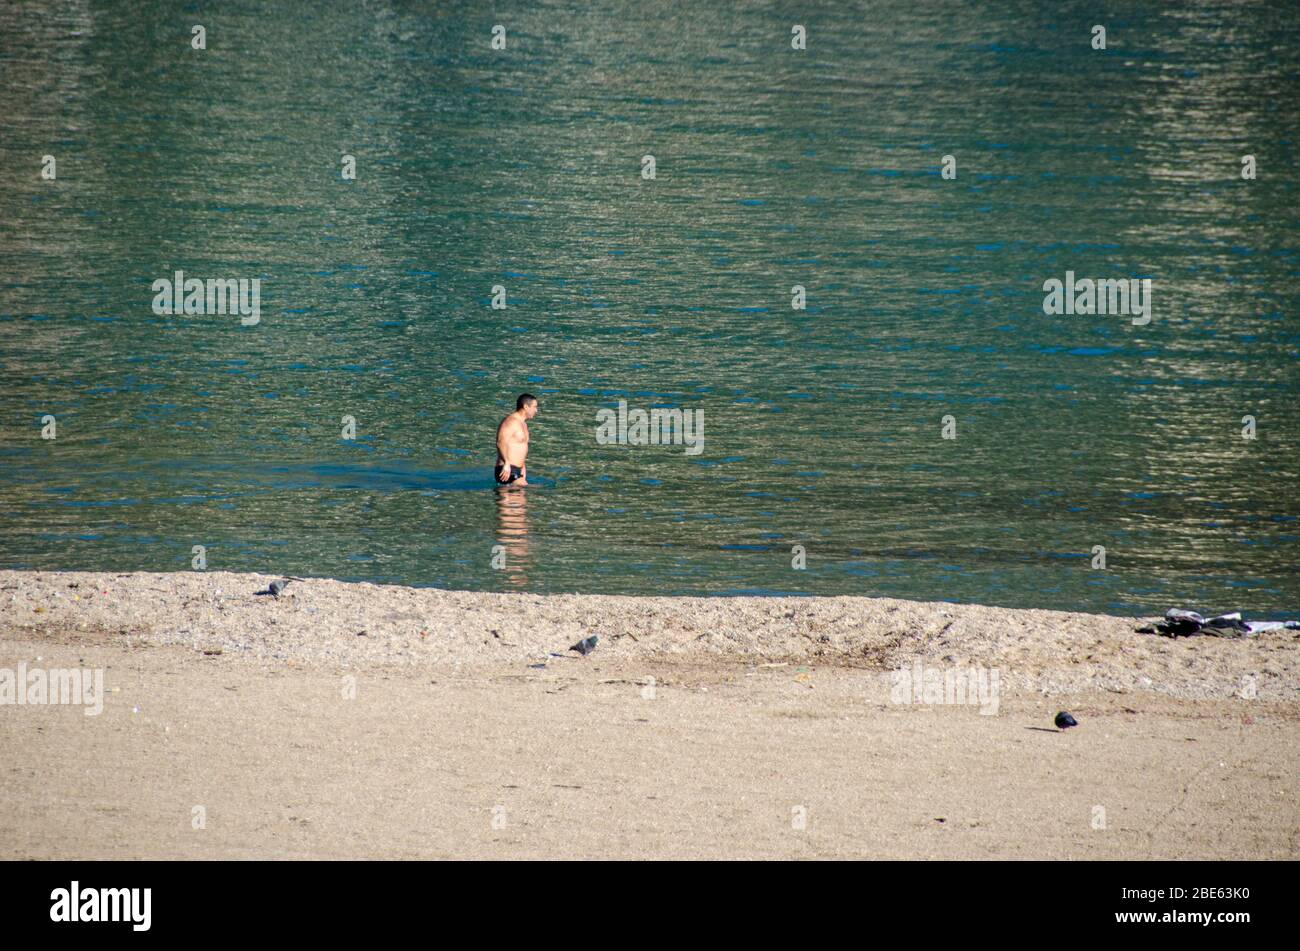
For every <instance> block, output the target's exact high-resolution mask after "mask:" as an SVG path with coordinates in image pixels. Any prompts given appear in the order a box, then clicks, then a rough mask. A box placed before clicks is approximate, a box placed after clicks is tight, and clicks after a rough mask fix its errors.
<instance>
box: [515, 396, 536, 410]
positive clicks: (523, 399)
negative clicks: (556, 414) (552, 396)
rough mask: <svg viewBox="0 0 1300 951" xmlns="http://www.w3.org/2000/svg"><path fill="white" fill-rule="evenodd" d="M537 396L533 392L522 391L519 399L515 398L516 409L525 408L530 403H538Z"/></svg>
mask: <svg viewBox="0 0 1300 951" xmlns="http://www.w3.org/2000/svg"><path fill="white" fill-rule="evenodd" d="M536 402H537V397H535V396H533V394H532V393H520V394H519V399H517V400H515V409H523V408H524V407H525V406H527V405H528V404H529V403H536Z"/></svg>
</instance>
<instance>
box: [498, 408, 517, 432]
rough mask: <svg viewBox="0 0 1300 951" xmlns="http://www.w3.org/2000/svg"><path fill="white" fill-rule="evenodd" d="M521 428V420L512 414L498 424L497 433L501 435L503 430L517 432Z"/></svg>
mask: <svg viewBox="0 0 1300 951" xmlns="http://www.w3.org/2000/svg"><path fill="white" fill-rule="evenodd" d="M519 426H520V422H519V420H518V419H516V418H515V415H514V414H513V413H511V414H510V415H509V416H507V417H506V418H505V419H503V420H501V422H500V423H498V424H497V432H498V433H499V432H502V431H503V430H515V429H518V428H519Z"/></svg>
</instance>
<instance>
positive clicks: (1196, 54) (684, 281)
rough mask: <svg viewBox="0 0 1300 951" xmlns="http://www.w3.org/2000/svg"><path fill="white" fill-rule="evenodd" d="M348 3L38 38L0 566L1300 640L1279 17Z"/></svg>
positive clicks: (1283, 45) (2, 32)
mask: <svg viewBox="0 0 1300 951" xmlns="http://www.w3.org/2000/svg"><path fill="white" fill-rule="evenodd" d="M1044 7H1050V8H1051V9H1050V11H1048V10H1045V9H1042V8H1044ZM312 8H313V9H309V8H308V5H306V4H301V5H300V4H265V5H260V4H252V3H247V4H230V5H222V6H220V7H218V8H215V9H214V11H213V12H211V13H208V12H203V13H196V12H193V11H188V12H186V11H183V10H178V9H177V8H174V7H170V6H165V5H162V4H153V3H117V4H111V5H105V6H104V7H94V8H91V9H87V8H86V6H85V5H83V4H76V3H62V4H61V3H49V4H39V5H38V4H35V3H27V4H24V3H19V4H17V5H12V4H6V5H4V6H2V7H0V117H2V118H0V162H2V163H3V168H4V170H5V176H6V187H5V188H4V189H3V190H0V356H2V361H3V362H2V364H0V366H2V372H3V378H2V379H3V406H2V414H0V513H2V515H3V530H2V532H0V565H3V566H4V567H42V568H86V569H121V570H127V569H143V570H181V569H185V568H187V567H189V565H190V559H191V549H192V546H194V545H198V544H202V545H205V546H207V551H208V567H209V568H212V569H231V570H258V571H265V572H280V573H288V574H300V575H306V574H313V575H330V576H336V577H344V578H358V579H370V580H384V581H399V582H404V583H408V584H421V585H439V586H446V587H456V588H473V589H485V590H530V591H538V592H545V591H571V590H580V591H597V592H600V591H603V592H613V593H712V594H726V593H737V592H808V593H817V594H840V593H850V594H864V595H891V596H901V597H908V598H921V599H955V600H960V601H979V602H985V603H995V604H1006V605H1029V606H1039V607H1056V608H1070V609H1083V610H1106V611H1125V610H1127V611H1138V610H1150V609H1159V610H1163V609H1164V608H1165V607H1169V606H1172V605H1186V606H1189V607H1202V608H1207V609H1228V608H1235V607H1242V608H1245V609H1246V610H1248V611H1249V612H1250V613H1251V614H1253V615H1256V616H1259V615H1262V614H1265V613H1274V614H1279V613H1281V614H1287V615H1288V616H1291V615H1293V614H1294V613H1295V612H1296V611H1297V610H1300V581H1297V572H1296V563H1297V559H1296V556H1295V552H1296V540H1297V535H1298V533H1300V528H1298V526H1297V521H1296V520H1297V517H1300V502H1298V501H1297V495H1298V493H1297V468H1298V466H1300V462H1298V458H1300V455H1298V454H1300V420H1298V418H1297V409H1296V394H1297V380H1296V365H1297V355H1298V354H1300V315H1298V310H1297V304H1298V303H1300V293H1298V292H1297V280H1296V279H1297V276H1298V275H1297V271H1298V267H1297V265H1298V258H1297V243H1298V240H1300V235H1298V228H1300V211H1298V203H1297V188H1296V185H1297V172H1296V167H1297V166H1296V162H1297V149H1296V136H1297V133H1300V121H1298V118H1297V117H1298V112H1300V108H1298V107H1297V104H1296V92H1297V89H1300V81H1298V77H1300V42H1298V41H1300V26H1298V25H1297V18H1296V17H1295V16H1294V15H1293V12H1294V11H1289V10H1288V9H1287V5H1286V4H1277V5H1258V6H1256V5H1251V6H1245V5H1241V4H1236V3H1227V2H1223V3H1187V4H1178V5H1168V6H1165V5H1156V4H1151V5H1149V6H1147V7H1146V8H1145V9H1144V10H1143V11H1142V12H1133V11H1129V12H1125V13H1123V14H1115V15H1113V16H1105V15H1102V14H1099V13H1097V12H1096V10H1095V6H1094V5H1092V4H1083V3H1062V4H1050V5H1045V4H1038V3H1030V2H1022V3H1011V4H991V5H989V6H988V8H987V9H985V8H980V7H978V6H976V5H968V6H965V7H962V6H960V5H954V6H952V7H951V8H949V7H947V5H938V4H915V3H872V4H868V5H862V6H860V7H857V8H854V7H851V6H850V5H847V4H833V5H832V4H824V5H823V4H814V5H811V6H809V5H804V8H805V9H804V12H803V13H801V14H799V15H798V17H797V18H796V17H795V16H794V15H792V14H791V13H790V12H789V11H788V10H785V9H783V8H782V9H778V8H777V7H775V6H773V5H768V4H762V5H757V4H754V5H749V9H748V10H746V9H745V7H744V6H743V5H739V4H719V5H713V4H703V3H701V4H694V5H689V6H685V7H682V8H679V7H677V6H676V5H674V6H672V7H670V8H665V7H664V6H663V5H661V4H658V3H653V2H650V3H636V4H612V3H604V2H596V3H586V2H584V3H556V2H550V3H537V4H529V5H523V6H521V8H520V9H518V10H516V11H515V12H513V13H509V14H505V13H502V14H493V13H491V12H483V11H482V10H481V9H477V8H473V7H469V6H466V7H457V6H456V5H450V6H449V5H446V4H436V5H434V4H419V5H417V4H405V3H403V4H379V3H369V4H343V3H339V4H329V5H325V6H322V7H320V8H319V9H315V5H312ZM664 9H671V10H672V12H671V13H664V12H661V11H662V10H664ZM196 22H197V23H203V24H204V25H205V27H206V29H207V40H208V49H206V50H203V51H197V50H192V49H191V48H190V46H189V38H190V27H191V26H192V25H193V24H194V23H196ZM497 22H501V23H503V24H504V25H505V26H506V27H507V49H506V50H504V51H494V50H492V49H491V48H490V46H489V41H490V31H491V28H492V26H493V24H494V23H497ZM794 22H801V23H803V24H804V25H806V26H807V28H808V49H807V50H806V51H795V50H792V49H791V48H790V28H791V24H792V23H794ZM1097 22H1102V23H1105V25H1106V26H1107V29H1108V49H1107V50H1105V51H1097V50H1093V49H1092V48H1091V46H1090V43H1089V41H1090V39H1091V34H1090V28H1091V26H1092V25H1093V24H1094V23H1097ZM1246 153H1250V154H1253V155H1255V156H1256V157H1257V161H1258V167H1259V177H1258V179H1257V180H1255V181H1243V180H1242V179H1241V177H1240V168H1241V165H1240V157H1241V155H1243V154H1246ZM45 154H53V155H55V156H56V159H57V179H56V180H54V181H45V180H42V179H41V177H40V169H41V157H42V155H45ZM344 154H352V155H355V156H356V158H357V179H356V181H346V180H344V179H343V178H342V176H341V174H340V170H341V164H340V162H341V157H342V156H343V155H344ZM646 154H653V155H654V156H655V159H656V163H657V177H656V178H655V179H654V180H653V181H650V180H644V179H642V177H641V175H640V171H641V158H642V156H643V155H646ZM945 154H952V155H954V156H955V157H956V160H957V169H958V175H957V178H956V180H952V181H949V180H944V179H943V178H942V177H941V176H940V174H939V167H940V160H941V157H942V156H943V155H945ZM176 269H183V270H184V271H185V272H186V273H187V275H189V276H196V277H201V278H206V277H232V278H240V277H243V278H254V277H257V278H261V279H262V282H263V285H262V319H261V322H260V324H258V325H256V326H242V325H241V324H240V321H239V320H238V318H236V317H230V316H219V315H210V316H203V315H190V316H157V315H155V314H154V313H153V312H152V310H151V307H150V304H151V301H152V298H153V293H152V291H151V284H152V282H153V281H154V280H156V279H158V278H162V277H169V276H170V275H171V274H172V272H173V271H174V270H176ZM1066 270H1072V271H1074V272H1075V273H1076V274H1077V275H1078V276H1079V277H1093V278H1096V277H1105V278H1130V277H1135V278H1144V277H1145V278H1150V279H1151V280H1152V281H1153V283H1154V310H1153V319H1152V320H1151V322H1150V323H1149V324H1148V325H1146V326H1134V325H1133V324H1132V323H1131V321H1130V320H1129V319H1128V318H1126V317H1122V316H1048V315H1045V314H1044V313H1043V308H1042V302H1043V291H1042V284H1043V281H1044V280H1046V279H1047V278H1051V277H1057V278H1063V277H1064V273H1065V271H1066ZM495 284H501V285H503V286H504V287H505V288H506V289H507V295H508V308H507V309H506V310H504V311H501V310H493V309H492V308H491V307H490V306H489V304H490V298H491V295H492V287H493V285H495ZM795 284H801V285H804V286H805V287H806V288H807V297H808V306H807V309H806V310H804V311H795V310H792V309H791V306H790V302H791V294H790V288H791V286H792V285H795ZM521 390H530V391H532V392H535V393H537V394H538V395H539V396H540V397H541V400H542V404H541V413H540V415H539V416H538V418H537V419H536V420H535V422H534V424H533V427H532V428H533V450H532V455H531V456H530V458H529V471H530V477H534V478H539V479H540V482H541V484H540V485H538V486H537V487H536V488H532V489H529V490H527V491H526V492H525V493H519V492H511V493H499V492H497V491H495V490H494V489H493V488H492V486H491V478H490V466H491V464H492V461H493V449H492V444H493V433H494V429H495V426H496V423H497V422H498V420H499V419H500V418H501V416H502V415H504V413H506V412H507V411H508V410H509V409H511V408H512V406H513V398H514V396H515V394H517V393H518V392H520V391H521ZM620 399H626V400H628V401H629V402H630V403H631V404H632V405H633V406H639V407H642V408H649V407H651V406H676V407H682V408H688V409H698V410H703V412H704V417H705V450H704V452H703V453H702V454H700V455H698V456H688V455H686V454H685V453H684V452H683V451H682V450H683V447H681V446H663V447H660V446H651V447H642V446H636V447H631V446H613V445H600V444H598V443H597V441H596V439H595V430H596V412H597V411H598V410H599V409H600V408H602V407H606V406H613V405H616V404H617V401H618V400H620ZM45 414H52V415H53V416H55V418H56V420H57V426H58V429H57V439H55V440H53V441H48V440H42V439H41V438H40V436H41V419H42V417H43V416H44V415H45ZM345 415H351V416H353V417H355V419H356V421H357V438H356V440H355V441H348V440H344V439H341V438H340V434H341V429H342V425H341V419H342V417H343V416H345ZM948 415H950V416H952V417H953V419H954V421H955V425H956V435H957V438H956V439H954V440H945V439H942V438H941V420H942V418H943V417H944V416H948ZM1247 415H1250V416H1254V417H1255V418H1256V421H1257V427H1258V430H1257V433H1258V438H1256V439H1255V440H1253V441H1247V440H1244V439H1243V438H1242V436H1241V432H1242V417H1243V416H1247ZM497 544H502V545H504V546H505V564H506V567H505V569H503V570H495V569H494V568H493V567H492V549H493V546H494V545H497ZM795 545H802V546H805V548H806V551H807V568H806V570H802V571H801V570H794V569H793V568H792V567H791V561H792V555H791V549H792V547H793V546H795ZM1098 545H1101V546H1104V547H1105V549H1106V558H1107V568H1106V570H1094V569H1093V568H1092V567H1091V565H1092V560H1093V549H1094V546H1098Z"/></svg>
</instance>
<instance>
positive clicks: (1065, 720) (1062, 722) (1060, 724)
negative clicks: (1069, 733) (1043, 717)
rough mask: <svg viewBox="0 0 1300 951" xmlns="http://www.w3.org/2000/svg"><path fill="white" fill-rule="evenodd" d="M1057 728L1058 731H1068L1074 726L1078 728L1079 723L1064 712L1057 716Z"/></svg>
mask: <svg viewBox="0 0 1300 951" xmlns="http://www.w3.org/2000/svg"><path fill="white" fill-rule="evenodd" d="M1055 722H1056V728H1057V729H1058V730H1068V729H1069V728H1070V727H1072V726H1078V725H1079V721H1078V720H1076V719H1075V718H1074V717H1072V716H1070V715H1069V714H1068V713H1066V712H1065V711H1064V710H1062V711H1061V712H1060V713H1058V714H1057V715H1056V721H1055Z"/></svg>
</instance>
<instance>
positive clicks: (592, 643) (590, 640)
mask: <svg viewBox="0 0 1300 951" xmlns="http://www.w3.org/2000/svg"><path fill="white" fill-rule="evenodd" d="M598 640H600V638H598V637H597V636H596V635H595V634H593V635H591V637H584V638H583V639H582V640H580V641H578V643H576V644H574V645H573V646H572V647H570V648H569V650H571V651H577V652H578V653H579V654H581V655H582V656H583V657H586V656H587V655H588V654H590V653H591V652H592V651H594V650H595V649H596V641H598Z"/></svg>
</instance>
